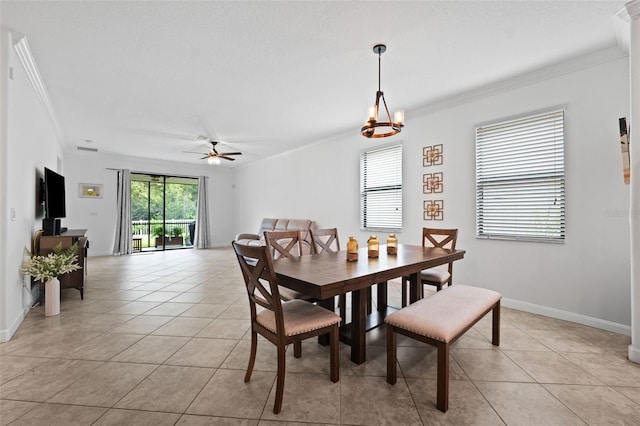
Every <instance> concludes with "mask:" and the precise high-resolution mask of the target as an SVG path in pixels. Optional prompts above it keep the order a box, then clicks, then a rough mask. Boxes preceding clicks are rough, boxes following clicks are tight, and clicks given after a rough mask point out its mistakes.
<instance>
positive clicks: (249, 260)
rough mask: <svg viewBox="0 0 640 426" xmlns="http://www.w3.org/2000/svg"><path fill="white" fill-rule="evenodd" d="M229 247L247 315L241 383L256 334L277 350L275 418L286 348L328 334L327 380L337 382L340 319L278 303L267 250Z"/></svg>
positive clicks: (302, 304)
mask: <svg viewBox="0 0 640 426" xmlns="http://www.w3.org/2000/svg"><path fill="white" fill-rule="evenodd" d="M231 245H232V246H233V249H234V251H235V253H236V257H237V258H238V263H239V264H240V269H241V271H242V276H243V278H244V282H245V285H246V288H247V294H248V296H249V308H250V311H251V351H250V356H249V365H248V366H247V372H246V374H245V376H244V381H245V382H248V381H249V380H250V379H251V373H252V372H253V367H254V363H255V360H256V350H257V345H258V334H260V335H261V336H263V337H264V338H265V339H267V340H269V341H270V342H271V343H273V344H274V345H275V346H276V347H277V350H278V366H277V379H276V397H275V403H274V405H273V412H274V413H275V414H278V413H279V412H280V410H281V408H282V397H283V392H284V378H285V359H286V358H285V350H286V347H287V345H289V344H291V343H293V344H294V349H295V347H296V346H301V342H302V340H305V339H308V338H310V337H315V336H320V335H323V334H327V333H329V336H330V339H329V340H330V349H329V353H330V355H329V357H330V367H329V376H330V379H331V381H332V382H334V383H335V382H337V381H338V380H340V368H339V340H338V339H339V336H338V325H339V324H340V317H339V316H338V315H336V314H335V313H334V312H331V311H330V310H328V309H324V308H321V307H319V306H316V305H314V304H312V303H309V302H306V301H304V300H291V301H288V302H284V301H282V300H281V297H280V294H279V292H280V288H281V287H280V286H278V284H277V281H276V276H275V272H274V269H273V259H272V256H271V253H270V252H269V248H268V247H266V246H246V245H242V244H238V243H236V242H235V241H233V242H232V243H231ZM258 307H260V311H258V309H259V308H258Z"/></svg>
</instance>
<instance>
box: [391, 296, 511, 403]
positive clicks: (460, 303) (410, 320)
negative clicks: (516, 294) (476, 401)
mask: <svg viewBox="0 0 640 426" xmlns="http://www.w3.org/2000/svg"><path fill="white" fill-rule="evenodd" d="M501 298H502V296H500V294H499V293H496V292H495V291H493V290H487V289H484V288H478V287H470V286H465V285H455V286H450V287H447V288H445V289H443V290H441V291H439V292H437V293H436V294H434V295H432V296H429V297H427V298H425V299H421V300H419V301H417V302H415V303H412V304H411V305H409V306H407V307H406V308H402V309H401V310H399V311H397V312H394V313H393V314H391V315H389V316H388V317H387V318H385V320H384V321H385V322H386V323H387V382H388V383H390V384H392V385H393V384H395V383H396V380H397V370H396V368H397V365H396V364H397V358H396V333H399V334H402V335H405V336H408V337H411V338H413V339H416V340H419V341H421V342H425V343H428V344H430V345H433V346H435V347H437V348H438V373H437V374H438V378H437V386H438V394H437V404H436V406H437V408H438V409H439V410H440V411H442V412H446V411H447V409H448V408H449V348H450V346H451V344H452V343H453V342H455V341H456V339H458V337H460V336H462V335H463V334H464V333H465V332H466V331H467V330H468V329H470V328H471V327H472V326H473V325H474V324H475V323H476V322H478V321H479V320H480V319H482V317H484V316H485V315H486V314H487V313H489V311H493V336H492V340H491V343H492V344H493V345H495V346H499V345H500V299H501Z"/></svg>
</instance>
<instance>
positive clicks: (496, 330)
mask: <svg viewBox="0 0 640 426" xmlns="http://www.w3.org/2000/svg"><path fill="white" fill-rule="evenodd" d="M491 344H492V345H494V346H500V301H499V300H498V303H496V306H494V307H493V330H492V336H491Z"/></svg>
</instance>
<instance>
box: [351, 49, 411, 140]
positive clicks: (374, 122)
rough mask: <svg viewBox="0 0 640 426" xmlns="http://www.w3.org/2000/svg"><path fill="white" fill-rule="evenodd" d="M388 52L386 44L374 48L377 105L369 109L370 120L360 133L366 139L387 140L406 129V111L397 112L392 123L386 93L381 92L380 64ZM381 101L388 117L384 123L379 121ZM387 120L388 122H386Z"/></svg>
mask: <svg viewBox="0 0 640 426" xmlns="http://www.w3.org/2000/svg"><path fill="white" fill-rule="evenodd" d="M385 50H387V46H385V45H384V44H376V45H375V46H373V53H376V54H377V55H378V91H377V92H376V103H375V105H374V106H372V107H369V114H368V117H369V118H368V119H367V121H366V123H365V124H364V126H363V127H362V129H360V132H361V133H362V136H364V137H365V138H386V137H387V136H393V135H395V134H397V133H400V131H401V130H402V128H403V127H404V111H402V110H399V111H396V112H395V114H394V116H393V121H391V114H389V108H388V107H387V101H386V100H385V99H384V93H382V90H380V63H381V59H382V54H383V53H384V51H385ZM380 99H382V104H383V105H384V112H386V114H387V116H386V117H383V118H382V120H383V121H378V117H379V112H380ZM385 118H386V121H384V120H385Z"/></svg>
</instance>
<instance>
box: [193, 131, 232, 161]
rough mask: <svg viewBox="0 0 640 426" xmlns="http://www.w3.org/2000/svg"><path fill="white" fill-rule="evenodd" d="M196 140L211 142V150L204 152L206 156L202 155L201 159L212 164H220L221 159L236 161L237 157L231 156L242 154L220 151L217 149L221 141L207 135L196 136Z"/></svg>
mask: <svg viewBox="0 0 640 426" xmlns="http://www.w3.org/2000/svg"><path fill="white" fill-rule="evenodd" d="M194 140H199V141H202V142H209V143H210V144H211V150H210V151H209V152H208V153H207V154H204V157H202V158H201V160H207V163H209V164H212V165H216V164H220V163H221V162H222V161H220V159H225V160H229V161H235V158H231V156H232V155H242V153H241V152H218V150H216V145H218V143H219V142H218V141H214V140H211V138H207V137H205V136H196V137H195V138H194ZM185 152H187V151H185ZM196 154H197V153H196Z"/></svg>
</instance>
